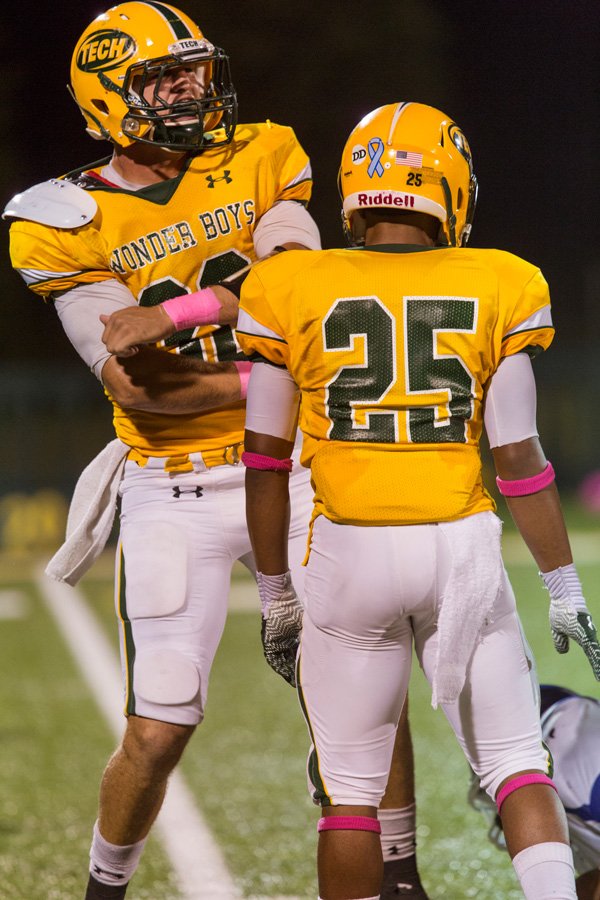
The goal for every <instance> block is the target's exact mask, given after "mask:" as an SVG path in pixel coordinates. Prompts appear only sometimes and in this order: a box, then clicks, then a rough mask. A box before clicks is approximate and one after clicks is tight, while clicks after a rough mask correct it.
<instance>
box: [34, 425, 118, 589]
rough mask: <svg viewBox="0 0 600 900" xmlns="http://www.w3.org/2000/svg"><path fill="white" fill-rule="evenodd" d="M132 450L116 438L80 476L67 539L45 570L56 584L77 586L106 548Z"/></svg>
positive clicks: (68, 522)
mask: <svg viewBox="0 0 600 900" xmlns="http://www.w3.org/2000/svg"><path fill="white" fill-rule="evenodd" d="M129 450H130V447H128V446H127V444H124V443H123V442H122V441H120V440H119V439H118V438H116V439H115V440H114V441H111V442H110V443H109V444H107V445H106V447H105V448H104V450H101V451H100V453H99V454H98V456H96V457H94V459H93V460H92V461H91V463H89V464H88V465H87V466H86V467H85V469H84V470H83V472H82V473H81V475H80V476H79V479H78V481H77V484H76V485H75V490H74V491H73V497H72V499H71V505H70V507H69V515H68V518H67V536H66V540H65V542H64V544H62V546H61V547H59V549H58V550H57V551H56V553H55V554H54V556H53V557H52V559H51V560H50V562H49V563H48V565H47V566H46V570H45V571H46V575H48V576H49V577H50V578H53V579H54V580H55V581H65V582H66V583H67V584H70V585H75V584H77V582H78V581H79V579H80V578H81V576H82V575H84V574H85V573H86V572H87V570H88V569H89V568H90V566H91V565H92V564H93V563H94V562H95V560H96V559H97V558H98V556H99V555H100V553H101V552H102V550H103V549H104V547H105V545H106V542H107V540H108V538H109V535H110V532H111V529H112V525H113V521H114V518H115V509H116V506H117V494H118V490H119V483H120V481H121V478H122V476H123V467H124V466H125V460H126V458H127V454H128V453H129Z"/></svg>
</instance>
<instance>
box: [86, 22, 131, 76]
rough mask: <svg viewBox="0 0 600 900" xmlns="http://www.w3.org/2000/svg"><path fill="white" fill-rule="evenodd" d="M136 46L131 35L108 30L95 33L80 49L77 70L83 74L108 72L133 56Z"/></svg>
mask: <svg viewBox="0 0 600 900" xmlns="http://www.w3.org/2000/svg"><path fill="white" fill-rule="evenodd" d="M135 49H136V44H135V41H134V39H133V38H132V37H131V35H129V34H124V33H123V32H122V31H116V30H113V29H106V30H105V31H95V32H94V33H93V34H91V35H90V36H89V37H88V38H87V39H86V40H85V41H84V42H83V44H82V45H81V47H80V48H79V52H78V53H77V68H78V69H81V71H82V72H107V71H109V70H110V69H116V68H118V66H121V65H123V63H124V62H125V61H126V60H128V59H129V57H130V56H133V54H134V53H135Z"/></svg>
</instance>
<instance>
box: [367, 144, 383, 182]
mask: <svg viewBox="0 0 600 900" xmlns="http://www.w3.org/2000/svg"><path fill="white" fill-rule="evenodd" d="M367 149H368V151H369V158H370V160H371V162H370V163H369V168H368V170H367V175H368V176H369V178H372V177H373V175H379V177H380V178H381V176H382V175H383V166H382V165H381V163H380V162H379V160H380V159H381V157H382V156H383V151H384V146H383V141H382V140H381V138H371V140H370V141H369V143H368V144H367Z"/></svg>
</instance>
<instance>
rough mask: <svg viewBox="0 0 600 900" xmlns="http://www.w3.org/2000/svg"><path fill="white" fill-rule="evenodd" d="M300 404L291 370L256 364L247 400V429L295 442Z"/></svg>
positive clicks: (298, 392)
mask: <svg viewBox="0 0 600 900" xmlns="http://www.w3.org/2000/svg"><path fill="white" fill-rule="evenodd" d="M299 404H300V391H299V389H298V385H297V384H296V382H295V381H294V379H293V378H292V376H291V375H290V373H289V372H288V370H287V369H280V368H279V367H277V366H270V365H269V364H268V363H262V362H259V363H254V365H253V366H252V371H251V373H250V380H249V382H248V396H247V398H246V428H247V429H248V431H255V432H256V433H257V434H270V435H272V437H278V438H283V439H284V440H286V441H293V440H294V439H295V437H296V423H297V420H298V408H299Z"/></svg>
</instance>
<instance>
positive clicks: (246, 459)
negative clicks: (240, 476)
mask: <svg viewBox="0 0 600 900" xmlns="http://www.w3.org/2000/svg"><path fill="white" fill-rule="evenodd" d="M242 462H243V463H244V465H245V466H246V468H248V469H264V470H265V471H272V472H276V471H284V472H291V471H292V460H291V459H275V457H274V456H263V454H262V453H249V452H248V451H247V450H244V452H243V453H242Z"/></svg>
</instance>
